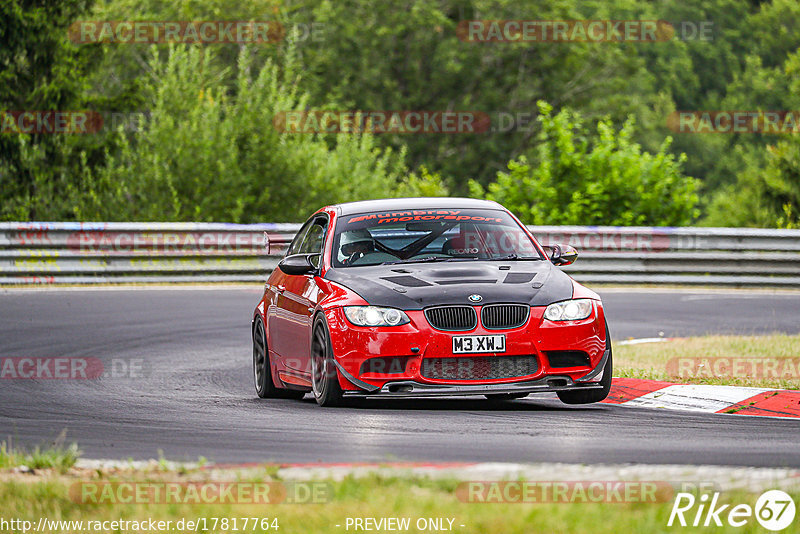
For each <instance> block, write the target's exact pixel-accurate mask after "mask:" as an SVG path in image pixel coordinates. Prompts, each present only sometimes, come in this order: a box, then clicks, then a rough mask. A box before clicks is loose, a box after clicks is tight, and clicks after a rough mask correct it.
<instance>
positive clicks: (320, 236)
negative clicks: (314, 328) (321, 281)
mask: <svg viewBox="0 0 800 534" xmlns="http://www.w3.org/2000/svg"><path fill="white" fill-rule="evenodd" d="M327 224H328V220H327V217H326V216H318V217H316V218H314V219H313V220H312V221H310V224H309V225H308V227H307V228H304V229H303V230H304V231H305V233H304V234H303V235H302V236H298V237H299V238H300V240H299V241H298V242H297V243H293V246H291V247H290V249H289V254H292V253H293V254H322V251H323V246H324V241H325V233H326V228H327ZM303 230H301V232H303ZM314 279H315V275H314V274H305V275H284V276H283V277H282V278H281V279H280V281H279V284H278V287H277V291H278V294H277V298H276V301H275V304H276V310H275V311H276V313H275V315H274V316H273V317H272V318H271V320H270V325H269V326H270V334H271V335H270V337H271V340H272V347H273V350H274V351H275V353H276V354H278V356H279V357H280V359H281V362H282V364H283V365H282V366H281V367H283V368H284V369H286V371H287V372H289V373H292V374H299V375H301V376H303V377H310V376H311V368H310V361H311V360H310V354H311V321H312V319H313V316H312V314H313V313H314V309H315V307H316V305H317V303H318V302H319V300H320V299H321V294H320V289H319V287H318V286H317V284H316V282H315V281H314Z"/></svg>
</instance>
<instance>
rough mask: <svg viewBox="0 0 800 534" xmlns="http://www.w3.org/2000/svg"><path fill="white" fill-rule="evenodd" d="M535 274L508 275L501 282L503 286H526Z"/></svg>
mask: <svg viewBox="0 0 800 534" xmlns="http://www.w3.org/2000/svg"><path fill="white" fill-rule="evenodd" d="M534 276H536V273H508V274H507V275H506V279H505V280H503V283H504V284H527V283H528V282H530V281H531V280H533V277H534Z"/></svg>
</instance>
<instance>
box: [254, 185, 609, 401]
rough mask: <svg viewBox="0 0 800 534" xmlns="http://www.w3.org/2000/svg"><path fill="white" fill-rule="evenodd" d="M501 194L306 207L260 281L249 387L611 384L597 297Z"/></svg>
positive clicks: (321, 395) (463, 391) (295, 390)
mask: <svg viewBox="0 0 800 534" xmlns="http://www.w3.org/2000/svg"><path fill="white" fill-rule="evenodd" d="M576 257H577V252H576V251H575V249H573V248H572V247H569V246H565V245H553V246H552V247H548V248H545V247H542V246H541V245H540V244H539V243H538V242H537V240H536V238H535V237H534V236H533V235H532V234H531V233H530V232H529V231H528V229H527V228H526V227H525V226H524V225H522V224H521V223H520V221H519V220H518V219H517V218H516V217H514V215H512V214H511V213H510V212H509V211H508V210H506V209H505V208H503V207H502V206H501V205H499V204H497V203H495V202H490V201H484V200H475V199H465V198H405V199H388V200H373V201H363V202H352V203H346V204H339V205H333V206H326V207H324V208H322V209H320V210H319V211H317V212H316V213H314V214H313V215H312V216H311V217H310V218H309V219H308V221H307V222H306V223H305V224H304V225H303V226H302V228H301V229H300V231H299V232H298V233H297V235H296V236H295V238H294V240H293V241H292V242H291V244H290V245H289V247H288V250H287V252H286V255H285V257H283V259H282V260H281V261H280V263H279V264H278V268H277V269H275V270H274V271H273V272H272V274H271V275H270V277H269V279H268V280H267V283H266V286H265V289H264V294H263V297H262V298H261V301H260V302H259V303H258V305H257V306H256V309H255V313H254V316H253V321H252V339H253V376H254V379H255V388H256V392H257V394H258V396H259V397H262V398H266V397H284V398H285V397H290V398H291V397H294V398H301V397H303V396H304V395H305V394H306V393H309V392H311V393H313V395H314V398H315V399H316V401H317V403H319V404H320V405H321V406H335V405H338V404H342V403H343V401H345V400H347V399H348V398H351V397H353V398H357V397H430V396H453V395H483V396H485V397H486V398H489V399H495V400H508V399H514V398H520V397H525V396H527V395H529V394H532V393H544V392H555V393H557V395H558V397H559V398H560V399H561V400H562V401H563V402H565V403H568V404H584V403H593V402H598V401H601V400H603V399H604V398H606V396H607V395H608V392H609V389H610V386H611V372H612V355H611V340H610V337H609V333H608V327H607V324H606V319H605V314H604V311H603V304H602V302H601V300H600V297H599V296H598V295H597V294H596V293H594V292H593V291H591V290H589V289H587V288H585V287H583V286H582V285H580V284H578V283H577V282H575V281H574V280H573V279H572V278H570V277H569V276H568V275H567V274H565V273H564V272H563V271H562V270H561V269H560V268H559V267H560V266H563V265H567V264H570V263H572V262H573V261H574V260H575V259H576Z"/></svg>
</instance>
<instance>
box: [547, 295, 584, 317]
mask: <svg viewBox="0 0 800 534" xmlns="http://www.w3.org/2000/svg"><path fill="white" fill-rule="evenodd" d="M591 314H592V301H591V300H590V299H574V300H565V301H563V302H554V303H553V304H551V305H550V306H548V307H547V309H546V310H545V311H544V318H545V319H547V320H548V321H580V320H581V319H586V318H587V317H589V316H590V315H591Z"/></svg>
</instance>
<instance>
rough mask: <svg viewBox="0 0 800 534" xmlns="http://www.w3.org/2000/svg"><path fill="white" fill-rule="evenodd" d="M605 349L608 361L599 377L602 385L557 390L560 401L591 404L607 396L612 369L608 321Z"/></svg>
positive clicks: (609, 389)
mask: <svg viewBox="0 0 800 534" xmlns="http://www.w3.org/2000/svg"><path fill="white" fill-rule="evenodd" d="M606 349H607V350H608V361H607V362H606V366H605V367H604V368H603V378H602V379H600V385H601V386H603V387H602V388H597V389H586V390H578V391H574V390H573V391H557V392H556V393H557V394H558V398H559V399H561V402H563V403H564V404H592V403H595V402H600V401H602V400H604V399H605V398H606V397H608V393H609V391H611V372H612V369H613V366H612V362H611V360H612V358H611V336H610V335H609V333H608V323H606Z"/></svg>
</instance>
